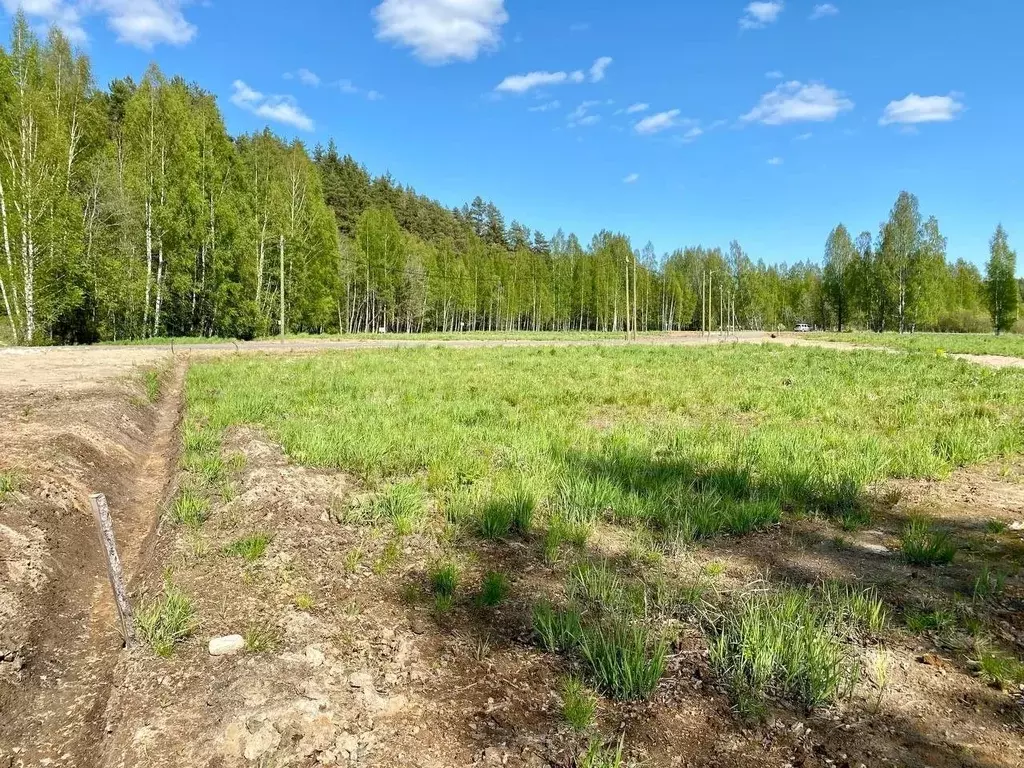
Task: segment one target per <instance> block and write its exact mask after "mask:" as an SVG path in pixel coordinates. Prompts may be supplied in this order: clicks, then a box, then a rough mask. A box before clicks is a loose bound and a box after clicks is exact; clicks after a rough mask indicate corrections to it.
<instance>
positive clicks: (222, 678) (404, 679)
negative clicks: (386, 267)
mask: <svg viewBox="0 0 1024 768" xmlns="http://www.w3.org/2000/svg"><path fill="white" fill-rule="evenodd" d="M741 340H742V341H744V342H748V343H760V342H776V343H790V344H808V343H814V344H815V345H816V346H826V347H839V346H841V345H836V344H829V343H826V342H810V341H805V340H802V339H800V338H798V337H782V338H778V339H772V338H771V337H769V336H767V335H764V334H760V335H758V334H747V335H744V336H743V338H742V339H741ZM643 341H644V342H645V343H684V344H700V343H707V340H701V339H700V337H698V336H695V335H684V334H679V335H672V336H658V337H653V338H651V339H644V340H643ZM406 343H427V344H431V345H435V344H442V343H443V344H446V345H453V346H482V345H486V344H489V343H493V342H487V341H478V340H473V341H462V342H436V341H431V342H402V344H406ZM497 343H501V344H506V345H507V344H524V345H531V344H537V343H539V344H543V343H545V342H497ZM555 343H559V344H573V343H579V342H555ZM599 343H602V344H616V343H622V342H618V341H615V340H606V341H602V342H599ZM396 345H397V343H396V342H394V341H390V340H389V341H381V342H377V341H370V342H366V341H359V342H328V343H324V342H315V341H313V342H307V341H303V342H296V343H285V344H280V343H277V342H261V343H256V344H251V345H237V349H238V351H240V352H241V351H244V352H255V353H276V352H285V353H305V352H316V351H319V350H321V349H347V348H352V347H357V346H358V347H362V346H396ZM235 350H236V345H200V346H196V347H191V348H187V349H181V348H177V349H175V350H174V351H173V352H172V350H171V349H170V348H168V347H91V348H57V349H46V350H20V349H19V350H0V392H2V393H3V398H2V399H0V471H7V470H10V469H14V470H16V471H17V473H18V476H19V477H20V483H19V487H18V490H17V491H16V492H15V493H13V494H10V495H8V496H7V497H6V498H5V499H3V500H0V568H3V569H4V571H5V574H6V577H5V578H4V579H0V659H3V661H0V768H8V766H10V767H11V768H21V767H27V766H37V765H67V766H82V767H83V768H86V767H89V766H103V767H107V766H125V767H126V768H127V767H128V766H155V767H159V766H210V767H211V768H213V767H214V766H223V767H225V768H226V767H228V766H249V765H260V766H289V765H294V766H312V765H340V766H345V765H366V766H424V767H426V766H437V767H438V768H440V767H442V766H461V765H471V764H474V763H483V764H493V765H500V764H504V765H510V766H565V767H567V766H571V765H573V764H574V760H575V757H576V755H578V753H579V751H580V749H581V747H582V746H584V745H585V743H586V741H587V739H588V738H589V735H592V734H584V735H579V734H576V733H574V732H572V731H571V730H570V729H569V728H568V727H567V726H566V725H565V724H564V722H563V721H562V720H561V717H560V715H559V712H558V707H559V701H558V696H557V691H558V689H559V685H560V682H559V681H560V678H561V676H562V675H563V674H564V673H565V672H566V671H567V668H566V667H565V663H564V661H563V660H561V659H559V658H558V657H556V656H553V655H551V654H547V653H544V652H542V651H540V650H539V649H537V648H536V646H535V644H534V642H533V640H532V638H531V636H530V630H529V611H528V605H529V602H530V597H531V595H532V594H534V593H535V592H536V590H537V587H538V586H544V587H546V588H552V587H554V585H557V584H559V583H561V581H562V575H563V574H562V572H561V571H560V570H559V568H557V567H556V568H547V567H542V566H539V565H537V563H539V562H540V559H539V557H538V555H537V552H536V551H533V550H534V549H539V547H540V543H539V542H538V541H529V542H526V543H520V544H495V545H488V546H485V547H484V548H483V549H482V550H481V555H480V559H479V561H478V562H475V563H472V564H470V566H469V568H468V571H467V572H466V573H465V574H464V576H463V581H464V585H463V586H464V589H463V590H462V592H463V594H471V593H472V592H473V591H474V590H475V588H476V586H477V582H478V581H479V580H480V579H481V578H482V575H483V573H484V572H485V571H486V570H489V569H501V570H505V571H507V572H509V573H511V574H513V589H512V599H511V600H510V601H509V602H508V603H507V604H505V605H504V606H502V607H501V608H498V609H483V608H481V607H479V606H477V605H476V604H475V603H473V602H472V600H471V599H470V598H468V597H467V598H464V599H461V600H460V602H459V603H457V605H456V607H455V609H454V610H453V611H452V612H451V613H449V614H446V615H443V616H438V615H437V614H436V613H435V612H434V611H433V610H432V604H431V602H430V600H429V599H428V598H427V597H426V594H425V593H426V575H425V574H426V571H427V568H428V566H429V563H430V562H431V561H432V560H433V559H434V558H435V557H436V556H438V555H439V554H440V544H439V541H438V537H437V535H436V534H437V533H438V532H436V531H426V532H423V533H421V534H418V535H414V536H412V537H406V538H405V539H404V540H403V544H402V547H401V549H400V551H398V552H397V553H396V552H395V551H393V549H391V548H390V546H391V538H390V536H389V535H387V534H386V533H383V534H382V533H380V532H376V531H374V530H373V529H370V528H366V527H362V526H358V525H352V524H348V523H346V522H344V520H345V518H344V517H343V516H341V515H339V510H340V509H343V508H344V507H345V506H346V505H348V504H350V503H351V502H352V500H353V498H356V497H358V495H359V494H361V493H364V492H365V489H363V488H361V487H360V486H359V484H358V482H356V481H355V480H354V479H353V478H350V477H348V476H346V475H344V474H339V473H325V472H319V471H315V470H309V469H306V468H303V467H298V466H294V465H292V464H290V463H289V462H288V461H287V460H286V458H285V457H284V456H283V455H282V454H281V451H280V449H279V447H277V446H275V445H273V444H271V443H269V442H267V440H266V439H265V438H264V437H263V436H262V435H261V434H259V433H257V432H251V431H237V432H234V433H232V434H231V435H230V436H229V440H228V441H227V444H226V445H225V447H224V451H225V453H226V454H231V453H242V454H244V455H245V457H246V462H245V467H244V469H242V470H240V471H239V472H238V473H237V474H236V476H235V477H234V478H233V479H232V483H233V493H232V494H227V495H226V498H225V499H222V500H220V501H219V502H218V503H217V504H216V505H215V507H214V510H213V515H212V518H211V520H210V521H209V522H208V523H207V524H206V525H205V526H204V528H203V530H202V532H201V533H198V534H193V533H190V532H187V531H183V530H182V529H180V528H175V527H170V526H160V525H159V521H160V520H161V519H162V514H161V513H162V510H163V507H164V504H165V503H166V500H167V499H168V498H169V493H170V490H171V489H172V487H173V482H174V478H175V466H176V458H177V457H176V449H177V423H178V419H179V416H180V409H181V386H182V377H183V373H184V369H185V366H186V365H187V361H188V358H189V357H190V356H194V355H195V356H197V355H207V354H224V353H233V352H235ZM1007 360H1013V359H1012V358H1001V357H1000V358H993V360H992V361H988V360H979V361H978V362H983V363H986V364H997V363H998V364H1005V361H1007ZM1017 362H1018V363H1019V362H1021V361H1017ZM1014 364H1016V363H1014ZM147 366H160V367H162V368H163V369H164V370H165V373H164V390H163V395H162V397H161V398H160V400H159V401H158V402H156V403H149V402H148V401H147V399H146V394H145V389H144V387H143V386H142V384H141V382H140V377H139V372H140V370H141V369H142V368H143V367H147ZM598 418H600V416H599V415H598ZM1022 472H1024V470H1022V467H1021V466H1017V465H1013V466H1008V467H997V466H992V467H987V468H983V469H975V470H971V471H964V472H960V473H957V474H956V475H955V476H954V477H953V478H951V479H950V480H947V481H944V482H941V483H927V482H901V483H893V484H888V485H887V486H886V487H883V488H878V489H875V492H874V499H875V505H876V522H875V523H874V525H873V527H872V529H871V530H868V531H861V532H857V533H844V532H843V531H841V530H838V529H834V528H832V527H831V526H829V525H827V524H825V523H823V522H821V521H816V520H812V519H806V520H789V521H787V522H786V523H785V524H784V525H783V526H782V527H780V528H779V529H777V530H775V531H771V532H766V533H762V534H757V535H753V536H748V537H744V538H742V539H729V538H725V539H720V540H716V541H714V542H712V543H710V544H708V545H706V546H703V547H702V548H700V549H699V550H696V551H693V552H691V553H689V554H687V555H685V556H678V557H674V558H671V559H670V561H669V562H668V563H667V567H671V568H673V569H675V570H677V571H678V572H679V573H681V574H696V573H698V572H704V571H707V570H711V571H712V572H716V573H717V572H718V570H720V567H719V565H718V564H719V563H720V564H721V569H723V573H721V575H720V576H717V577H715V578H716V579H718V581H719V583H720V586H721V588H722V589H725V588H726V587H732V586H739V585H742V584H749V583H750V581H751V580H752V579H755V578H763V579H765V580H766V581H782V580H795V581H807V580H814V579H817V578H822V577H829V578H837V579H841V580H845V581H849V582H853V583H859V584H865V583H871V584H876V585H878V586H879V588H880V589H881V590H882V592H883V594H885V595H886V596H887V598H888V600H889V601H890V603H891V604H892V606H893V608H894V612H895V614H896V623H899V620H900V615H901V612H902V611H903V610H904V609H906V608H912V607H917V606H930V605H938V604H943V605H944V604H947V603H949V602H950V601H952V600H954V599H955V596H956V595H966V596H969V595H970V593H971V589H972V583H973V580H974V578H975V577H976V575H977V572H978V570H979V568H980V567H981V565H982V563H983V562H984V563H993V562H994V563H1003V564H1005V566H1006V567H1007V569H1008V570H1009V571H1010V572H1011V573H1012V574H1013V575H1011V577H1010V578H1009V580H1008V581H1007V587H1006V590H1005V592H1004V593H1003V594H1002V596H1000V597H999V598H998V599H995V600H992V601H990V602H989V603H987V604H986V606H985V607H984V610H985V614H986V617H987V619H988V620H989V623H990V628H991V629H993V630H994V631H995V632H996V634H997V636H998V639H999V641H1000V642H1001V643H1002V644H1003V645H1004V647H1006V648H1008V649H1010V650H1013V651H1014V652H1015V653H1016V654H1017V655H1018V656H1019V655H1021V654H1022V652H1024V620H1022V619H1021V615H1022V614H1021V611H1020V609H1021V607H1022V606H1024V581H1022V579H1021V577H1020V576H1019V575H1018V572H1019V566H1020V563H1021V557H1022V555H1024V539H1022V532H1021V531H1017V530H1006V531H1003V532H1001V533H991V532H990V531H989V529H988V528H987V527H986V523H987V522H988V521H989V520H999V521H1002V522H1003V523H1006V524H1007V525H1009V524H1012V523H1015V522H1020V521H1024V485H1022V482H1021V477H1022ZM96 491H102V492H104V493H106V495H107V497H108V500H109V501H110V505H111V509H112V510H113V513H114V516H115V527H116V531H117V534H118V543H119V548H120V551H121V556H122V559H123V560H124V561H125V565H126V570H127V572H128V574H129V576H130V577H131V588H132V595H133V600H134V601H136V602H137V601H139V600H140V599H145V598H146V597H147V596H149V595H152V594H155V593H156V592H157V591H158V590H159V588H160V586H161V583H162V579H163V573H164V569H165V567H170V568H171V569H172V572H173V574H174V575H173V578H174V581H175V583H176V584H177V585H178V586H179V587H181V588H182V589H184V590H185V591H186V592H187V593H189V594H190V595H192V596H193V597H195V599H196V600H197V603H198V609H199V611H198V612H199V616H200V617H201V618H202V622H203V624H202V627H201V629H200V631H199V632H198V633H197V635H196V636H195V637H194V638H193V639H192V640H190V641H188V642H187V643H185V644H184V645H183V646H181V647H180V648H179V650H178V651H177V652H176V653H175V655H174V657H172V658H171V659H167V660H164V659H158V658H155V657H154V656H153V655H152V653H151V652H150V651H149V650H148V649H146V648H143V647H136V648H133V649H131V650H129V651H127V652H126V651H124V650H123V649H122V647H121V645H122V643H121V638H120V636H119V634H118V630H117V626H116V621H115V616H114V612H113V605H112V601H111V599H110V593H109V586H108V584H107V579H106V572H105V567H104V564H103V562H102V559H101V557H100V554H99V548H98V546H97V544H96V533H95V529H94V525H93V521H92V517H91V513H90V511H89V508H88V494H89V493H91V492H96ZM916 513H927V514H928V515H930V516H932V517H935V518H938V519H939V520H940V521H941V522H942V523H943V524H944V525H946V526H948V527H949V528H951V529H952V530H953V531H954V533H955V534H956V536H957V538H958V539H959V540H960V541H961V542H966V547H965V548H964V551H963V552H962V555H961V556H960V557H958V560H957V561H956V563H955V564H954V565H953V566H949V567H945V568H939V569H927V571H922V570H921V569H915V568H913V567H910V566H908V565H906V564H905V563H903V562H902V561H901V560H900V559H899V558H898V555H897V554H896V553H895V552H894V551H893V547H894V544H895V541H896V539H897V537H898V534H899V530H900V528H901V527H902V525H903V523H904V521H905V520H906V519H908V517H909V516H910V515H912V514H916ZM255 531H265V532H269V533H271V534H273V536H274V539H273V542H272V544H271V545H270V548H269V550H268V552H267V554H266V555H265V556H264V557H263V558H261V559H260V560H259V561H257V562H256V563H253V564H245V563H244V562H243V561H242V560H241V559H239V558H237V557H231V556H227V555H225V554H223V551H222V549H223V547H224V546H225V545H226V544H229V543H230V542H231V541H233V540H235V539H237V538H238V537H240V536H244V535H246V534H248V533H252V532H255ZM595 546H597V547H599V548H602V549H603V551H604V552H605V554H607V555H609V556H616V555H617V554H621V552H622V550H623V549H624V547H625V542H623V541H622V537H621V535H619V534H617V533H616V532H615V531H605V532H603V534H602V535H601V536H599V537H597V540H596V543H595ZM709 566H711V567H710V568H709ZM236 632H237V633H241V634H248V635H249V636H250V637H257V636H258V637H261V638H263V640H264V643H265V647H266V650H265V651H263V652H260V653H245V654H241V655H237V656H230V657H223V658H214V657H211V656H210V655H209V654H208V652H207V649H206V643H207V641H208V640H209V639H210V638H211V637H214V636H218V635H224V634H231V633H236ZM884 650H885V652H886V653H887V654H888V655H889V658H890V659H891V661H890V664H889V667H888V669H889V673H888V679H887V680H884V681H879V680H875V679H874V678H873V677H872V675H871V674H869V675H868V676H867V677H866V679H865V680H864V681H862V684H861V685H860V686H859V687H858V689H857V691H856V693H855V695H854V696H853V697H852V698H851V699H850V700H849V701H848V702H844V703H843V704H842V705H841V706H839V707H837V708H836V709H834V710H829V711H826V712H824V713H819V714H817V715H815V716H810V717H809V716H807V715H806V714H805V713H803V712H799V711H795V710H787V709H779V710H777V711H775V712H773V713H772V714H771V716H770V717H769V719H768V721H767V723H765V724H762V725H758V726H747V725H744V724H742V723H741V722H739V721H738V720H737V719H736V717H735V716H734V715H733V713H732V712H731V709H730V702H729V698H728V697H727V695H726V694H725V692H724V691H723V690H721V689H720V688H719V687H718V686H717V683H716V682H715V680H714V677H713V676H712V675H711V673H710V671H709V669H708V665H707V660H706V656H705V652H704V650H703V642H702V640H701V639H700V637H699V634H698V633H697V632H696V631H691V632H688V633H685V634H684V636H683V639H682V640H681V641H680V643H679V644H678V645H677V647H675V648H674V649H673V654H672V657H671V659H670V669H669V673H668V674H667V675H666V678H665V680H664V681H663V683H662V685H661V686H660V688H659V689H658V691H657V692H656V694H655V696H654V697H653V699H652V701H650V702H648V703H645V704H632V705H625V704H613V703H609V702H603V703H602V704H601V707H600V709H599V715H598V725H599V728H600V732H601V733H603V734H604V735H605V736H606V737H607V736H609V735H611V734H616V733H620V732H622V733H624V734H625V738H626V743H627V744H628V745H629V748H630V756H631V757H632V758H633V759H635V760H638V761H642V764H644V765H651V766H677V765H678V766H743V765H752V766H753V765H758V766H760V765H778V766H784V765H790V766H801V765H803V766H831V765H835V766H843V765H849V766H854V767H856V766H860V765H863V766H875V765H892V766H930V767H931V768H939V767H945V766H949V767H950V768H952V766H977V767H978V768H995V767H996V766H1000V767H1002V766H1021V765H1024V725H1022V723H1024V717H1022V707H1021V700H1020V693H1021V692H1020V691H1019V690H1012V691H1002V690H997V689H995V688H992V687H989V686H987V685H985V684H984V683H983V682H982V681H981V680H979V679H978V677H977V676H976V675H975V670H974V668H973V666H972V664H971V655H972V649H971V648H970V643H969V639H968V638H966V637H965V636H964V635H963V633H958V632H953V633H943V634H942V635H938V634H925V635H920V636H916V637H915V636H911V635H909V634H906V633H894V634H893V635H892V637H891V638H888V639H887V642H886V647H885V649H884ZM881 651H882V649H881V648H876V647H870V648H868V647H866V648H863V649H862V652H863V654H864V656H865V659H866V660H869V661H870V659H871V658H873V657H874V655H875V654H877V653H880V652H881ZM869 668H870V663H869Z"/></svg>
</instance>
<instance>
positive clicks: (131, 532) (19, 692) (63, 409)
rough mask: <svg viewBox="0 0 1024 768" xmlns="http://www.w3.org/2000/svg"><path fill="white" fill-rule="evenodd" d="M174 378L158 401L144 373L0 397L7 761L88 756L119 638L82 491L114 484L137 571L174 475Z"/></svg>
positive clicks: (124, 545) (56, 761)
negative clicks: (8, 487)
mask: <svg viewBox="0 0 1024 768" xmlns="http://www.w3.org/2000/svg"><path fill="white" fill-rule="evenodd" d="M168 385H169V389H170V392H169V393H168V399H167V400H166V401H165V403H166V405H164V406H158V405H154V404H151V403H150V402H149V401H148V399H147V397H146V391H145V388H144V387H143V386H142V384H141V382H140V381H138V380H137V379H131V380H125V379H121V380H113V381H109V380H108V381H105V382H97V381H94V382H92V383H91V384H90V385H88V386H86V385H84V384H82V383H79V384H78V385H76V386H74V387H72V388H65V387H60V386H54V387H50V386H37V387H34V388H29V389H22V390H16V391H15V392H14V393H8V394H7V395H5V397H4V398H3V400H2V402H0V423H2V424H4V429H3V430H2V431H0V472H3V473H5V475H6V476H7V477H8V478H11V481H10V482H11V484H13V485H14V490H13V491H12V492H9V493H7V494H5V497H4V498H3V500H0V561H2V564H3V565H4V566H5V568H6V575H7V576H8V578H7V579H4V580H2V581H0V626H2V628H3V629H2V631H0V632H2V634H0V658H2V659H4V661H2V662H0V711H3V712H4V713H5V715H4V717H2V718H0V764H3V760H4V759H5V758H7V759H9V760H16V761H17V762H13V763H12V764H13V765H37V764H49V765H79V766H84V765H90V764H93V760H94V756H95V754H96V752H97V749H96V743H97V737H98V735H99V734H100V733H102V730H103V711H104V708H105V706H106V698H107V695H108V692H109V688H110V681H111V680H112V672H113V669H114V666H115V664H116V661H117V658H118V656H119V651H120V648H121V644H122V640H121V637H120V635H119V632H118V628H117V625H116V621H115V615H114V612H113V607H112V603H111V599H110V592H109V586H108V583H107V576H106V566H105V563H104V561H103V559H102V556H101V554H100V551H99V548H98V545H97V541H96V529H95V525H94V523H93V519H92V514H91V511H90V509H89V504H88V497H89V494H90V493H94V492H102V493H105V494H106V496H107V499H108V501H109V502H110V506H111V509H112V511H113V514H114V522H115V529H116V532H117V536H118V541H119V546H120V549H121V556H122V559H123V560H124V561H125V563H126V566H127V568H128V571H129V573H130V572H131V570H132V567H133V566H134V564H135V563H136V562H137V560H138V553H139V550H140V544H141V542H142V541H144V540H145V538H146V535H147V533H148V531H149V528H150V525H151V521H152V520H154V519H155V516H156V515H155V513H156V510H157V507H158V506H159V502H160V497H161V494H162V492H163V488H164V485H165V483H166V480H167V478H168V477H169V469H170V466H171V453H172V447H173V445H174V441H173V435H174V431H175V428H176V421H177V402H178V400H179V389H180V372H176V373H173V374H170V375H169V378H168ZM161 467H162V471H161ZM144 473H145V474H146V481H145V482H141V481H140V475H142V474H144ZM7 713H11V714H7ZM15 750H17V751H15ZM44 761H49V762H44Z"/></svg>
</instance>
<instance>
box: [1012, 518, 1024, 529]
mask: <svg viewBox="0 0 1024 768" xmlns="http://www.w3.org/2000/svg"><path fill="white" fill-rule="evenodd" d="M1010 530H1011V531H1024V520H1014V521H1013V522H1012V523H1010Z"/></svg>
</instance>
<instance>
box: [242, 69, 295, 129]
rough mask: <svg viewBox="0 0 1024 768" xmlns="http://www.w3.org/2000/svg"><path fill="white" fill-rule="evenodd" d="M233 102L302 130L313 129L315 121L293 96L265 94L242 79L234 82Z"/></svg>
mask: <svg viewBox="0 0 1024 768" xmlns="http://www.w3.org/2000/svg"><path fill="white" fill-rule="evenodd" d="M232 87H233V88H234V93H232V94H231V103H232V104H234V105H235V106H236V107H239V108H240V109H244V110H245V111H246V112H251V113H252V114H254V115H257V116H259V117H263V118H266V119H267V120H273V121H274V122H278V123H284V124H285V125H290V126H293V127H295V128H298V129H299V130H301V131H311V130H313V121H312V119H310V117H309V116H308V115H306V113H305V112H303V111H302V109H300V108H299V105H298V103H296V101H295V99H294V98H292V97H291V96H264V95H263V94H262V93H260V92H259V91H257V90H254V89H252V88H250V87H249V86H248V85H246V84H245V83H244V82H243V81H241V80H235V82H234V83H233V84H232Z"/></svg>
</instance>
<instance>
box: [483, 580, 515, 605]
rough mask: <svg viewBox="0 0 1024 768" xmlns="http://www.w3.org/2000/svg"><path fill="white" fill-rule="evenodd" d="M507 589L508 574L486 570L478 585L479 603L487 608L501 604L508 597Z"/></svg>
mask: <svg viewBox="0 0 1024 768" xmlns="http://www.w3.org/2000/svg"><path fill="white" fill-rule="evenodd" d="M508 591H509V585H508V576H506V575H505V574H504V573H501V572H500V571H488V572H487V573H486V574H484V581H483V585H482V586H481V587H480V604H481V605H484V606H486V607H488V608H494V607H495V606H498V605H501V604H502V603H503V602H505V598H506V597H508Z"/></svg>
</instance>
